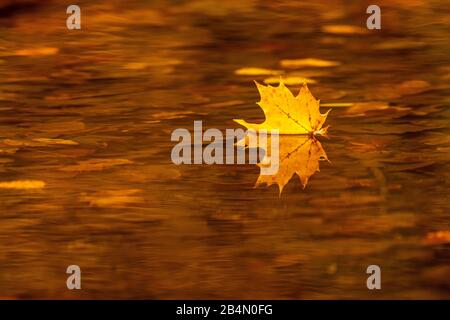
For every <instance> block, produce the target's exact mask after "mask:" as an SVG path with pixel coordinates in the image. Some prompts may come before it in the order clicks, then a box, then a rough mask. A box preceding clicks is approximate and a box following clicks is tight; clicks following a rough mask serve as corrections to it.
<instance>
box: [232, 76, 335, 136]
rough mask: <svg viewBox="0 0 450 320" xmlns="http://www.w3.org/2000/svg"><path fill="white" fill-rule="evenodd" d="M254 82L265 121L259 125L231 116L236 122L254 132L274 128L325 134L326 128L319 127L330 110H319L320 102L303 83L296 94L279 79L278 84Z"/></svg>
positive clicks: (302, 132)
mask: <svg viewBox="0 0 450 320" xmlns="http://www.w3.org/2000/svg"><path fill="white" fill-rule="evenodd" d="M255 83H256V86H257V88H258V91H259V93H260V95H261V101H259V102H258V103H257V104H258V105H259V106H260V107H261V108H262V109H263V111H264V115H265V118H266V120H265V121H264V122H263V123H261V124H255V123H248V122H246V121H245V120H242V119H234V121H235V122H237V123H239V124H240V125H243V126H245V127H246V128H247V129H249V130H254V131H257V132H258V131H260V130H267V132H270V131H271V130H275V129H276V130H279V134H281V135H283V134H311V135H326V133H327V130H328V127H324V128H322V126H323V124H324V123H325V120H326V118H327V115H328V112H330V110H331V109H330V110H328V111H327V112H326V113H325V114H321V113H320V110H319V108H320V107H319V104H320V101H319V100H316V99H315V98H314V97H313V95H312V94H311V92H310V91H309V89H308V86H307V85H306V83H304V84H303V86H302V87H301V88H300V92H299V94H298V95H297V96H294V95H293V94H292V92H291V91H290V90H289V89H288V88H287V87H286V86H285V85H284V83H283V81H282V80H281V79H280V84H279V86H278V87H272V86H270V85H268V86H264V85H261V84H259V83H258V82H256V81H255Z"/></svg>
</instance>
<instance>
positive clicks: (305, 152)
mask: <svg viewBox="0 0 450 320" xmlns="http://www.w3.org/2000/svg"><path fill="white" fill-rule="evenodd" d="M271 142H272V140H271V139H268V142H267V147H266V148H265V149H266V150H267V151H266V152H267V153H266V155H265V157H264V158H263V159H262V160H261V162H260V163H259V164H258V166H259V167H260V168H263V167H265V166H268V165H269V164H265V158H266V157H270V156H271V154H270V152H271V150H273V149H272V148H271V145H270V144H271ZM279 142H280V144H279V169H278V172H277V173H275V174H273V175H263V174H260V175H259V177H258V180H257V181H256V185H255V186H259V185H262V184H266V185H267V186H271V185H272V184H274V183H276V184H277V185H278V188H279V190H280V194H281V192H282V191H283V188H284V186H285V185H286V184H287V183H288V182H289V181H290V180H291V178H292V176H293V175H294V174H297V175H298V176H299V178H300V181H301V183H302V185H303V188H305V187H306V185H307V184H308V180H309V178H310V177H311V176H312V175H313V174H314V173H316V172H317V171H319V161H320V160H327V161H328V157H327V154H326V153H325V150H324V149H323V147H322V144H321V143H320V141H319V140H318V139H317V138H315V137H314V136H308V135H280V137H279ZM264 147H265V146H264Z"/></svg>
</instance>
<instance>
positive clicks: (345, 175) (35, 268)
mask: <svg viewBox="0 0 450 320" xmlns="http://www.w3.org/2000/svg"><path fill="white" fill-rule="evenodd" d="M386 2H387V1H386ZM369 4H370V3H366V2H365V1H360V2H354V3H353V4H349V3H347V2H346V3H345V5H344V4H343V2H341V1H323V2H322V1H319V2H317V1H311V2H309V1H273V2H268V1H256V0H255V1H243V0H239V1H227V2H224V1H212V0H202V1H167V2H166V1H151V2H150V1H148V2H142V1H126V2H123V1H97V2H95V4H94V3H93V2H92V1H80V2H79V5H80V7H81V11H82V29H81V30H67V28H66V26H65V19H66V17H67V15H66V13H65V10H66V5H67V4H65V3H63V2H62V1H48V2H41V1H28V2H26V1H19V2H17V1H4V0H3V1H0V13H1V19H0V74H1V76H0V296H1V297H3V298H289V299H291V298H292V299H303V298H304V299H311V298H312V299H316V298H377V299H378V298H425V299H428V298H450V291H449V287H450V283H449V280H448V279H449V277H448V274H449V271H450V266H449V251H448V243H449V241H450V240H449V238H450V236H449V234H448V232H450V230H449V209H450V202H449V200H448V192H449V182H448V181H449V177H450V175H449V167H450V166H449V164H450V157H449V151H450V138H449V120H450V113H449V104H450V100H449V98H448V93H449V83H450V81H449V80H450V58H449V55H448V53H449V49H450V45H449V41H448V38H449V24H450V16H449V15H448V13H447V12H446V11H445V9H444V8H445V7H446V5H447V4H446V3H445V2H444V1H421V0H414V1H402V0H396V1H389V3H384V4H381V3H380V6H381V8H382V30H379V31H376V30H373V31H369V30H367V29H366V28H365V20H366V17H367V14H365V10H366V8H367V6H368V5H369ZM342 25H345V26H348V25H350V26H352V27H342ZM303 58H314V59H323V60H329V61H334V62H337V65H336V66H332V67H321V68H319V67H314V66H310V67H301V68H294V69H293V68H287V67H283V66H282V65H281V64H280V61H281V60H283V59H303ZM242 68H266V69H270V70H272V71H274V70H275V71H279V72H281V73H282V75H283V77H285V78H291V80H292V79H294V80H295V78H293V77H306V78H310V79H312V80H315V83H311V84H309V88H310V90H311V92H312V93H313V94H314V96H315V97H317V98H319V99H321V103H322V104H324V105H325V106H326V107H324V108H323V111H325V110H327V109H328V108H330V107H332V111H331V113H330V115H329V116H328V119H327V124H329V125H330V126H331V128H330V130H329V137H328V139H324V138H320V142H321V144H322V147H323V148H324V150H325V151H326V154H327V155H328V158H329V160H330V162H321V163H320V169H321V171H320V172H318V173H316V174H315V175H313V176H312V177H311V178H310V180H309V183H308V185H307V186H306V188H305V189H303V188H302V185H301V183H300V179H298V177H293V178H292V179H291V181H290V182H289V183H288V184H287V185H286V186H285V188H284V190H283V192H282V193H281V195H280V194H279V191H278V188H277V187H276V186H271V187H265V186H259V187H258V188H253V186H254V184H255V182H256V180H257V178H258V175H259V168H258V167H257V166H255V165H190V166H189V165H181V166H175V165H173V164H172V163H171V159H170V152H171V149H172V147H173V146H174V144H175V142H172V141H170V135H171V132H172V131H173V130H174V129H175V128H188V129H189V130H193V122H194V120H202V121H203V126H204V128H205V129H206V128H213V127H214V128H219V129H221V130H224V129H225V128H237V127H239V126H238V125H237V124H236V123H234V122H233V121H232V119H234V118H243V119H247V120H249V121H250V120H254V121H256V120H258V119H259V120H262V118H263V114H262V112H261V110H260V109H259V108H258V106H257V105H256V104H255V102H256V101H258V100H259V95H258V92H257V90H256V87H255V85H254V82H253V80H257V81H259V82H261V83H262V82H263V81H264V80H265V79H266V80H267V78H268V77H269V75H249V76H245V75H239V74H237V73H236V70H239V69H242ZM274 73H276V72H274ZM289 87H290V88H291V89H292V90H293V91H294V92H295V93H296V92H297V91H298V89H299V86H298V85H291V86H289ZM55 139H60V140H55ZM24 180H30V181H31V182H28V183H29V184H28V185H27V184H26V183H25V182H23V181H24ZM11 182H15V184H14V183H11ZM439 232H440V233H439ZM71 264H76V265H79V266H80V267H81V270H82V288H83V289H82V290H81V291H69V290H67V289H66V277H67V276H68V275H67V274H66V273H65V271H66V268H67V266H68V265H71ZM371 264H376V265H379V266H380V267H381V271H382V290H381V291H369V290H367V288H366V279H367V276H368V275H367V274H366V268H367V266H368V265H371Z"/></svg>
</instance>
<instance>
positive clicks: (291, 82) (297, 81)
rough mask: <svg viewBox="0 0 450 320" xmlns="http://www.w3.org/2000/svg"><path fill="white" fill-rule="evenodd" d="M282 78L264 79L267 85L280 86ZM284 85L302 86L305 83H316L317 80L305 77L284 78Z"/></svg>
mask: <svg viewBox="0 0 450 320" xmlns="http://www.w3.org/2000/svg"><path fill="white" fill-rule="evenodd" d="M280 81H281V80H280V77H270V78H267V79H264V83H266V84H278V83H280ZM283 83H284V84H287V85H288V86H292V85H300V84H303V83H316V80H313V79H309V78H304V77H295V76H293V77H284V78H283Z"/></svg>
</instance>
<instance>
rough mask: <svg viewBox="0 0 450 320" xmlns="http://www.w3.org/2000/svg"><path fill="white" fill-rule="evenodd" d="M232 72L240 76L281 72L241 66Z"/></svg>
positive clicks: (279, 72)
mask: <svg viewBox="0 0 450 320" xmlns="http://www.w3.org/2000/svg"><path fill="white" fill-rule="evenodd" d="M234 73H235V74H237V75H240V76H267V75H277V74H282V73H283V72H282V71H280V70H272V69H265V68H241V69H237V70H236V71H235V72H234Z"/></svg>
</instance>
